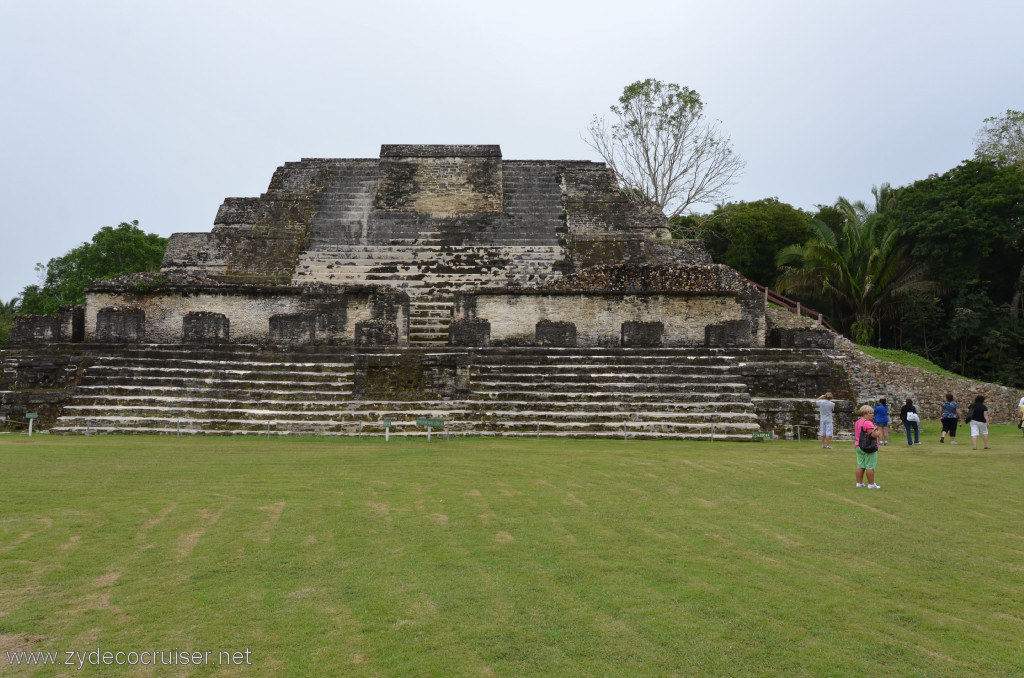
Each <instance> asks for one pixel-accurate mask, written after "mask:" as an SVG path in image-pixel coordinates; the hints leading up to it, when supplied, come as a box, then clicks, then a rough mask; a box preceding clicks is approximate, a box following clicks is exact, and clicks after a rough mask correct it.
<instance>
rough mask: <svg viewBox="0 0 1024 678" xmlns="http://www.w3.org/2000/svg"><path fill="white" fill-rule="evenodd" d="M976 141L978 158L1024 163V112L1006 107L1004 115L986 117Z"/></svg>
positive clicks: (1014, 163)
mask: <svg viewBox="0 0 1024 678" xmlns="http://www.w3.org/2000/svg"><path fill="white" fill-rule="evenodd" d="M974 142H975V150H974V155H975V158H977V159H978V160H991V161H992V162H994V163H996V164H997V165H1024V112H1022V111H1015V110H1013V109H1006V113H1005V114H1004V115H996V116H993V117H991V118H985V120H984V124H983V125H982V127H981V129H980V130H978V133H977V134H976V135H975V137H974Z"/></svg>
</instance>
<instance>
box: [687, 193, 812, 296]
mask: <svg viewBox="0 0 1024 678" xmlns="http://www.w3.org/2000/svg"><path fill="white" fill-rule="evenodd" d="M810 222H811V216H810V215H809V214H807V213H806V212H803V211H801V210H798V209H796V208H795V207H793V206H792V205H788V204H786V203H784V202H780V201H779V199H778V198H765V199H764V200H758V201H755V202H737V203H728V204H726V205H722V206H720V207H718V208H717V209H715V211H714V212H712V214H711V215H710V218H709V223H710V226H709V227H708V228H706V229H704V233H703V236H702V239H703V241H704V244H705V246H706V247H707V248H708V251H709V252H710V253H711V256H712V258H713V259H714V260H715V261H717V262H719V263H722V264H726V265H727V266H731V267H732V268H735V269H736V270H738V271H739V272H740V273H742V274H743V275H745V276H746V277H748V278H750V279H751V280H753V281H755V282H758V283H760V284H762V285H767V286H768V287H774V286H775V279H776V278H777V277H778V274H779V270H778V268H777V267H776V266H775V256H776V254H777V253H778V252H779V251H780V250H782V249H783V248H785V247H787V246H789V245H794V244H798V243H803V242H806V241H807V239H808V238H810V237H811V234H812V229H811V224H810Z"/></svg>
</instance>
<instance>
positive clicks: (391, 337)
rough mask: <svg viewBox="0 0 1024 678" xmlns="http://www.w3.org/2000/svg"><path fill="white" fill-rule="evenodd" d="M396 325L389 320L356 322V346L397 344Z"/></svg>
mask: <svg viewBox="0 0 1024 678" xmlns="http://www.w3.org/2000/svg"><path fill="white" fill-rule="evenodd" d="M397 345H398V325H396V324H395V323H393V322H391V321H390V320H379V319H378V320H360V321H359V322H357V323H356V346H357V347H363V346H397Z"/></svg>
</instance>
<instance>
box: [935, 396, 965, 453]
mask: <svg viewBox="0 0 1024 678" xmlns="http://www.w3.org/2000/svg"><path fill="white" fill-rule="evenodd" d="M939 421H941V422H942V435H941V436H939V442H940V443H944V442H946V434H947V433H948V434H949V444H950V445H956V424H957V422H958V421H960V406H959V405H957V404H956V401H955V400H953V394H952V393H947V394H946V399H945V400H944V401H943V402H942V404H941V405H939Z"/></svg>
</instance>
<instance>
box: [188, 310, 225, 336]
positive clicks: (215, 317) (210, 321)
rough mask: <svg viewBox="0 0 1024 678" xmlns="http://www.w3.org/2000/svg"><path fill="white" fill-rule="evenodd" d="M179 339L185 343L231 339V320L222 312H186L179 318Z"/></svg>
mask: <svg viewBox="0 0 1024 678" xmlns="http://www.w3.org/2000/svg"><path fill="white" fill-rule="evenodd" d="M181 339H182V341H183V342H185V343H186V344H222V343H226V342H228V341H231V322H230V321H229V320H228V318H227V316H225V315H224V314H223V313H213V312H212V311H194V312H192V313H186V314H185V316H184V317H183V318H182V319H181Z"/></svg>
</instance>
